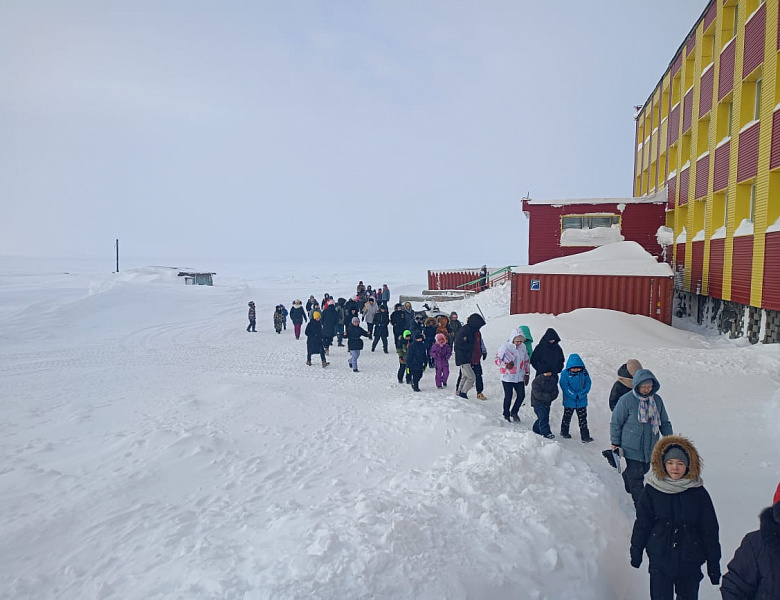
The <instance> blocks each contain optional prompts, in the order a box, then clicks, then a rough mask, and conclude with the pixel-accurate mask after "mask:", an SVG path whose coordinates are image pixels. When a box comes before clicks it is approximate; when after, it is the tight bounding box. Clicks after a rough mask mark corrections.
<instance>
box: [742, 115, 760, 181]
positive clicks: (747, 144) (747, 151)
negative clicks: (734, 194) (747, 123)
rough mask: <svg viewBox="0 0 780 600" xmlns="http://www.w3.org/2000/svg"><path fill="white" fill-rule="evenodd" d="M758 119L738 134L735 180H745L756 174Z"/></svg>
mask: <svg viewBox="0 0 780 600" xmlns="http://www.w3.org/2000/svg"><path fill="white" fill-rule="evenodd" d="M760 130H761V122H760V121H759V122H758V123H756V124H755V125H753V126H752V127H750V128H749V129H746V130H745V131H743V132H742V133H740V134H739V152H738V156H737V181H745V179H750V178H751V177H755V176H756V171H757V170H758V134H759V132H760Z"/></svg>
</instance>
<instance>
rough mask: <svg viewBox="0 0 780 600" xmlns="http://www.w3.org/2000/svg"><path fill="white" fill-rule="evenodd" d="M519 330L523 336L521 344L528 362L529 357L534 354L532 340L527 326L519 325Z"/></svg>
mask: <svg viewBox="0 0 780 600" xmlns="http://www.w3.org/2000/svg"><path fill="white" fill-rule="evenodd" d="M520 329H521V331H522V332H523V335H524V336H525V342H523V344H524V345H525V351H526V352H527V353H528V360H529V361H530V360H531V355H532V354H533V353H534V345H533V344H534V338H533V337H532V336H531V329H530V328H529V327H528V325H520Z"/></svg>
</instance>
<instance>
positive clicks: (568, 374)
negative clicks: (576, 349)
mask: <svg viewBox="0 0 780 600" xmlns="http://www.w3.org/2000/svg"><path fill="white" fill-rule="evenodd" d="M590 384H591V382H590V374H589V373H588V370H587V369H586V368H585V363H584V362H582V359H581V358H580V355H579V354H570V355H569V360H568V361H566V369H565V370H564V371H563V372H562V373H561V392H562V393H563V418H562V419H561V437H562V438H566V439H570V438H571V435H569V424H570V423H571V418H572V416H573V415H574V411H577V423H578V424H579V426H580V438H581V439H582V442H583V443H587V442H592V441H593V438H592V437H590V431H589V430H588V392H590Z"/></svg>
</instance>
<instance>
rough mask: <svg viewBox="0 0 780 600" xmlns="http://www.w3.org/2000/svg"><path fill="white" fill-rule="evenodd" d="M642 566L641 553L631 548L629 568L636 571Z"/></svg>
mask: <svg viewBox="0 0 780 600" xmlns="http://www.w3.org/2000/svg"><path fill="white" fill-rule="evenodd" d="M641 565H642V551H641V550H639V551H637V550H635V549H634V548H631V566H632V567H634V568H635V569H638V568H639V567H640V566H641Z"/></svg>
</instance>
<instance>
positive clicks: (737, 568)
mask: <svg viewBox="0 0 780 600" xmlns="http://www.w3.org/2000/svg"><path fill="white" fill-rule="evenodd" d="M758 519H759V528H758V530H756V531H752V532H750V533H748V534H747V535H746V536H745V537H744V538H742V543H741V544H740V545H739V548H737V551H736V552H735V553H734V558H732V559H731V562H730V563H729V564H728V566H727V567H726V568H727V571H726V574H725V575H724V576H723V585H722V586H721V588H720V594H721V598H722V599H723V600H763V599H769V598H774V599H777V598H780V485H778V486H777V490H775V496H774V498H773V499H772V506H770V507H768V508H765V509H764V510H762V511H761V514H760V515H759V517H758Z"/></svg>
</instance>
